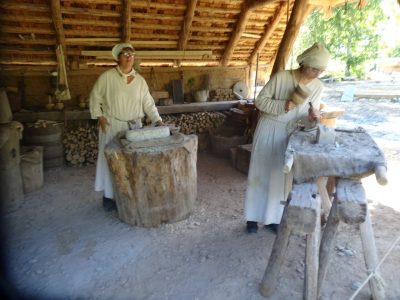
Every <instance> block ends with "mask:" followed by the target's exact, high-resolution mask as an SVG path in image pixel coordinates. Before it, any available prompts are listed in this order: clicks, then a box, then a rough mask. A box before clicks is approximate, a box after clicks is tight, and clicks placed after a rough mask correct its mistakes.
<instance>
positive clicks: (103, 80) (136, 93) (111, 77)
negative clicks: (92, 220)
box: [90, 68, 161, 198]
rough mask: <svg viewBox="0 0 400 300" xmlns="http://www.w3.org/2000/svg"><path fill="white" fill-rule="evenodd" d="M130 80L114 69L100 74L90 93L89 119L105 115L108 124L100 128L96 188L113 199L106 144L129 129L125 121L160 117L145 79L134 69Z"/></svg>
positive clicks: (154, 120) (154, 119)
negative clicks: (127, 80)
mask: <svg viewBox="0 0 400 300" xmlns="http://www.w3.org/2000/svg"><path fill="white" fill-rule="evenodd" d="M133 75H134V79H133V81H132V82H130V83H129V84H127V83H126V82H125V78H124V77H123V76H121V75H120V74H119V73H118V71H117V70H116V69H115V68H113V69H110V70H108V71H105V72H104V73H102V74H101V75H100V76H99V78H98V79H97V81H96V83H95V84H94V87H93V89H92V92H91V94H90V114H91V117H92V119H97V118H98V117H100V116H104V117H105V118H106V119H107V121H108V123H109V126H107V131H106V133H104V132H103V131H102V130H101V128H99V152H98V157H97V165H96V181H95V191H104V197H107V198H113V197H114V191H113V183H112V177H111V174H110V171H109V168H108V165H107V161H106V158H105V155H104V148H105V146H106V145H107V144H108V143H109V142H110V141H111V140H112V139H113V138H114V137H115V136H116V135H117V134H118V133H120V132H122V131H126V130H128V129H129V128H128V122H127V121H131V120H137V119H141V118H143V117H144V116H145V114H146V115H147V116H148V117H149V118H150V119H151V121H152V122H153V123H154V122H157V121H159V120H161V118H160V116H159V114H158V111H157V108H156V106H155V104H154V100H153V97H152V96H151V95H150V92H149V88H148V86H147V83H146V81H145V80H144V78H143V77H142V76H141V75H139V74H138V73H136V72H135V74H133Z"/></svg>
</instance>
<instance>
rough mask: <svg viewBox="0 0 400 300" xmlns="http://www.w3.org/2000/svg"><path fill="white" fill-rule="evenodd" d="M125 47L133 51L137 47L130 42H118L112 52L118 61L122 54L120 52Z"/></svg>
mask: <svg viewBox="0 0 400 300" xmlns="http://www.w3.org/2000/svg"><path fill="white" fill-rule="evenodd" d="M124 48H130V49H132V50H133V51H135V48H133V46H132V45H131V44H129V43H120V44H116V45H115V46H114V47H113V48H112V50H111V54H112V56H113V57H114V59H115V60H116V61H118V55H119V54H120V52H121V51H122V49H124Z"/></svg>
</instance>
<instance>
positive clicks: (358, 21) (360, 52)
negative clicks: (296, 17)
mask: <svg viewBox="0 0 400 300" xmlns="http://www.w3.org/2000/svg"><path fill="white" fill-rule="evenodd" d="M383 18H384V14H383V11H382V9H381V7H380V0H368V4H367V6H365V7H364V8H362V9H359V8H358V7H357V3H353V4H346V5H344V6H342V7H339V8H336V9H334V10H333V13H332V16H331V17H330V18H329V19H328V20H326V19H325V18H324V16H323V14H322V13H321V12H319V11H317V12H313V13H312V14H311V15H310V17H309V18H308V19H307V21H306V22H305V24H304V27H303V29H302V32H301V35H300V40H299V43H298V46H299V48H300V49H305V48H307V47H309V46H310V45H312V44H313V43H314V42H316V41H318V42H320V43H322V44H324V45H325V47H326V48H327V49H328V50H329V52H330V53H331V54H332V56H333V58H335V59H338V60H340V61H342V62H344V63H345V66H346V67H345V76H351V75H356V76H358V77H363V76H364V67H363V62H364V61H366V60H369V59H374V58H376V57H377V56H378V46H379V41H380V35H379V34H378V32H377V28H378V23H379V22H380V21H381V20H382V19H383Z"/></svg>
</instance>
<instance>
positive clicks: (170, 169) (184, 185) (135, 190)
mask: <svg viewBox="0 0 400 300" xmlns="http://www.w3.org/2000/svg"><path fill="white" fill-rule="evenodd" d="M105 155H106V158H107V162H108V165H109V167H110V172H111V174H112V177H113V180H114V189H115V200H116V204H117V208H118V214H119V218H120V219H121V220H122V221H124V222H126V223H128V224H130V225H137V226H142V227H154V226H158V225H160V224H161V223H171V222H176V221H180V220H183V219H185V218H186V217H187V216H188V215H189V214H190V213H191V212H192V209H193V206H194V201H195V200H196V197H197V169H196V163H197V136H195V135H183V134H180V133H178V134H175V135H172V136H170V137H167V138H162V139H155V140H149V141H143V142H137V143H130V142H128V141H126V140H124V139H114V140H113V141H112V142H110V143H109V144H108V145H107V146H106V148H105Z"/></svg>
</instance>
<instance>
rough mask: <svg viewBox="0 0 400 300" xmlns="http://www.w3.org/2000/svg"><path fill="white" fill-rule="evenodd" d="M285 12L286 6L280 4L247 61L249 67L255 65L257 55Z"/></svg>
mask: <svg viewBox="0 0 400 300" xmlns="http://www.w3.org/2000/svg"><path fill="white" fill-rule="evenodd" d="M285 11H286V4H284V3H282V4H281V5H280V6H279V8H278V10H277V12H276V14H275V16H274V19H273V20H272V22H271V24H268V28H267V30H266V31H265V33H264V34H263V36H262V38H261V39H260V40H259V41H258V43H257V46H256V47H255V49H254V51H253V52H252V54H251V56H250V59H249V63H250V64H251V65H254V64H255V61H256V59H257V53H260V52H261V51H262V49H263V48H264V47H265V45H266V44H267V42H268V40H269V39H270V37H271V36H272V34H273V33H274V31H275V29H276V27H277V26H278V24H279V21H280V19H281V18H282V16H283V14H284V13H285Z"/></svg>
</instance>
